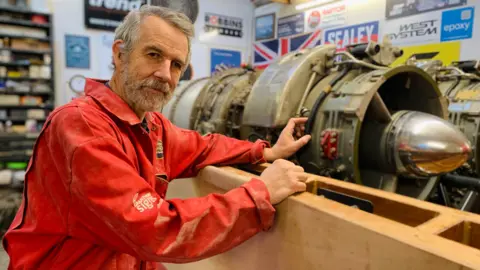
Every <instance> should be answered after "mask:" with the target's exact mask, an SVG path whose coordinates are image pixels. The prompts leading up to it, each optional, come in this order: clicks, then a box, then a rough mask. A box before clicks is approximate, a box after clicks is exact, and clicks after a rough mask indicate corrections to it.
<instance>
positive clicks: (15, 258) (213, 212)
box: [3, 80, 275, 270]
mask: <svg viewBox="0 0 480 270" xmlns="http://www.w3.org/2000/svg"><path fill="white" fill-rule="evenodd" d="M85 95H86V96H85V97H82V98H78V99H75V100H73V101H72V102H70V103H69V104H67V105H65V106H62V107H59V108H57V109H56V110H55V111H54V112H52V114H51V115H50V116H49V119H48V120H47V122H46V124H45V126H44V129H43V131H42V133H41V135H40V137H39V138H38V140H37V143H36V145H35V147H34V153H33V157H32V159H31V161H30V163H29V166H28V169H27V174H26V178H25V192H24V200H23V203H22V205H21V207H20V209H19V211H18V213H17V216H16V217H15V220H14V221H13V223H12V225H11V227H10V229H9V231H8V232H7V233H6V235H5V237H4V240H3V244H4V247H5V249H6V251H7V252H8V254H9V255H10V259H11V262H10V267H9V268H10V269H82V270H84V269H156V268H157V267H160V264H158V263H156V262H157V261H159V262H173V263H185V262H191V261H196V260H200V259H203V258H207V257H210V256H213V255H216V254H219V253H221V252H224V251H226V250H228V249H231V248H233V247H234V246H236V245H238V244H240V243H242V242H243V241H245V240H247V239H248V238H250V237H252V236H253V235H255V234H256V233H258V232H259V231H261V230H266V229H268V228H269V227H270V226H271V225H272V222H273V218H274V213H275V209H274V208H273V207H272V205H271V204H270V199H269V194H268V191H267V189H266V187H265V184H264V183H263V182H261V181H260V180H257V179H252V180H251V181H250V182H248V183H246V184H244V185H243V186H242V187H240V188H237V189H234V190H231V191H229V192H228V193H226V194H225V195H217V194H211V195H208V196H206V197H202V198H195V199H187V200H179V199H172V200H165V199H164V198H165V193H166V189H167V186H168V182H169V181H171V180H172V179H175V178H182V177H191V176H194V175H195V174H196V173H197V172H198V170H199V169H201V168H203V167H205V166H207V165H210V164H219V165H226V164H234V163H256V162H263V161H264V160H263V148H264V147H265V146H266V145H267V143H266V142H263V141H257V142H256V143H254V144H253V143H250V142H247V141H240V140H235V139H232V138H227V137H225V136H222V135H218V134H216V135H207V136H200V135H199V134H198V133H196V132H194V131H190V130H184V129H181V128H178V127H176V126H174V125H173V124H172V123H170V122H169V121H168V120H167V119H166V118H164V117H163V116H162V115H161V114H159V113H147V116H146V120H147V123H148V130H149V132H147V131H146V130H145V129H144V128H142V125H141V123H140V120H139V119H138V117H137V116H136V115H135V113H134V112H133V111H132V110H131V109H130V107H129V106H128V105H127V104H126V103H125V102H124V101H123V100H122V99H121V98H120V97H119V96H117V95H116V94H115V93H114V92H113V91H111V90H110V89H108V88H107V87H106V86H105V85H104V84H103V83H102V82H98V81H94V80H88V81H87V85H86V89H85Z"/></svg>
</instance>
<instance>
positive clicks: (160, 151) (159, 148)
mask: <svg viewBox="0 0 480 270" xmlns="http://www.w3.org/2000/svg"><path fill="white" fill-rule="evenodd" d="M157 158H163V144H162V141H157Z"/></svg>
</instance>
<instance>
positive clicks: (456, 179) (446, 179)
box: [441, 174, 480, 191]
mask: <svg viewBox="0 0 480 270" xmlns="http://www.w3.org/2000/svg"><path fill="white" fill-rule="evenodd" d="M441 181H442V183H444V184H445V185H449V186H455V187H464V188H470V189H475V190H477V191H480V179H477V178H473V177H468V176H463V175H456V174H445V175H443V176H442V177H441Z"/></svg>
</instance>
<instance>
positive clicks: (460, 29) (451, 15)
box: [441, 7, 475, 42]
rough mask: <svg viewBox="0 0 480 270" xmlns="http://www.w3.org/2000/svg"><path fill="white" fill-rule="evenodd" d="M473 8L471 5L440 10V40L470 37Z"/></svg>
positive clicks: (473, 15) (473, 14) (473, 16)
mask: <svg viewBox="0 0 480 270" xmlns="http://www.w3.org/2000/svg"><path fill="white" fill-rule="evenodd" d="M474 18H475V9H474V8H473V7H467V8H461V9H455V10H448V11H444V12H442V37H441V41H442V42H443V41H451V40H460V39H468V38H472V33H473V25H474V24H473V22H474Z"/></svg>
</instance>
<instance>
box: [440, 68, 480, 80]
mask: <svg viewBox="0 0 480 270" xmlns="http://www.w3.org/2000/svg"><path fill="white" fill-rule="evenodd" d="M437 71H454V72H456V74H448V75H439V76H437V77H438V78H454V77H461V78H467V79H473V80H480V77H479V76H477V75H475V74H471V73H465V72H464V71H463V70H461V69H459V68H457V67H451V66H449V67H438V68H437Z"/></svg>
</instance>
